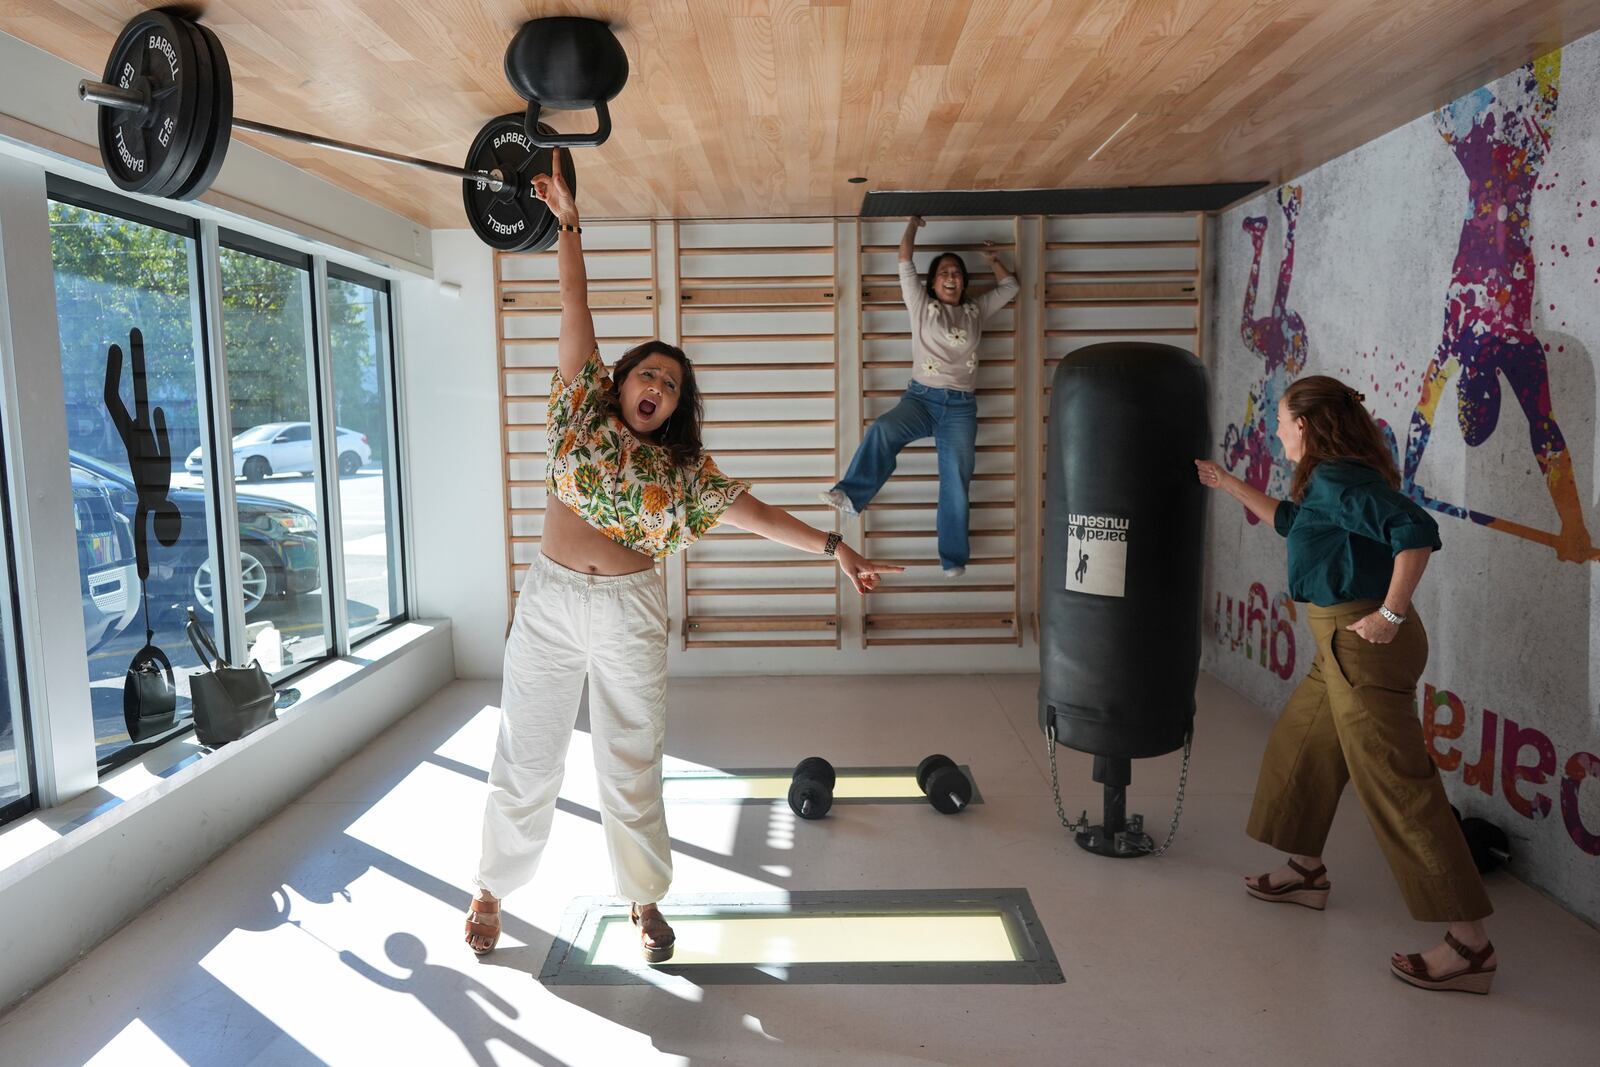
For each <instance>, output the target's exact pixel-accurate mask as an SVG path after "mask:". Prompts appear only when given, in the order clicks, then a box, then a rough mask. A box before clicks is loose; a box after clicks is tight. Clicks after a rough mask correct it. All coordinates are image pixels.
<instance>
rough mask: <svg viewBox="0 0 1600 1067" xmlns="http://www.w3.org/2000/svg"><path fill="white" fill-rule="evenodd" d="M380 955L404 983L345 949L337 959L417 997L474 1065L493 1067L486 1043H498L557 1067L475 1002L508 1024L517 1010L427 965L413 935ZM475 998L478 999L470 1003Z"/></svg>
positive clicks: (392, 939) (392, 941) (399, 936)
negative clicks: (399, 972)
mask: <svg viewBox="0 0 1600 1067" xmlns="http://www.w3.org/2000/svg"><path fill="white" fill-rule="evenodd" d="M383 951H384V952H385V953H386V954H387V955H388V957H389V962H391V963H393V964H394V965H395V966H396V967H402V968H405V969H406V970H408V971H410V972H411V973H410V974H409V975H408V976H407V977H405V978H396V977H394V976H392V975H389V974H386V973H385V972H383V971H380V970H378V969H377V968H376V967H374V966H372V965H371V964H369V963H367V962H366V961H365V960H363V959H362V958H361V957H360V956H357V955H356V954H355V953H354V952H351V951H349V950H348V949H347V950H345V951H343V952H340V953H339V959H340V961H341V962H343V963H344V964H345V966H347V967H349V968H350V969H351V970H353V971H355V972H356V973H357V974H359V975H361V976H362V977H363V978H366V979H367V980H369V981H371V982H374V983H376V984H378V985H380V986H382V987H383V988H385V989H392V990H393V991H394V992H396V993H406V994H409V995H411V996H413V997H416V998H417V1001H418V1003H420V1004H421V1005H422V1006H423V1007H424V1008H427V1009H428V1010H429V1011H430V1012H432V1013H433V1015H434V1017H435V1018H437V1019H438V1020H439V1021H440V1022H441V1023H443V1024H444V1025H445V1026H447V1027H449V1028H450V1030H451V1031H452V1032H453V1033H454V1034H455V1035H456V1037H458V1038H460V1039H461V1043H462V1044H463V1045H465V1046H466V1049H467V1052H468V1053H469V1054H471V1056H472V1061H473V1062H474V1063H479V1064H485V1065H487V1067H494V1063H495V1059H494V1057H493V1056H491V1055H490V1054H489V1042H490V1041H499V1042H501V1043H502V1044H505V1045H509V1046H510V1047H511V1048H513V1049H515V1050H516V1051H518V1052H520V1053H522V1055H523V1056H525V1057H527V1058H528V1059H530V1060H532V1061H533V1062H535V1063H542V1064H547V1065H550V1067H561V1061H560V1060H557V1059H555V1058H554V1057H552V1056H551V1055H550V1054H549V1053H547V1052H545V1051H544V1050H543V1049H540V1048H539V1047H538V1046H536V1045H533V1044H531V1043H529V1042H528V1040H527V1039H526V1038H524V1037H523V1036H522V1035H521V1034H518V1033H517V1032H516V1031H515V1030H512V1029H511V1028H510V1027H508V1026H506V1025H505V1024H504V1023H502V1022H500V1021H499V1020H497V1019H496V1018H494V1016H492V1015H490V1014H489V1012H487V1011H486V1010H484V1008H483V1006H482V1005H481V1004H480V1003H479V1001H480V1000H481V1001H483V1002H484V1003H486V1004H488V1005H489V1007H491V1008H493V1009H494V1010H495V1011H497V1012H499V1013H500V1014H501V1015H503V1016H505V1017H506V1018H508V1019H515V1018H516V1017H517V1009H516V1007H515V1006H513V1005H511V1004H509V1003H507V1002H506V1001H505V1000H504V999H503V998H502V997H500V995H499V994H497V993H495V992H494V990H492V989H490V988H489V987H488V986H486V985H484V984H483V983H482V982H479V981H477V980H476V979H473V978H470V977H468V976H467V975H464V974H462V973H461V972H460V971H458V970H456V969H454V968H452V967H443V966H440V965H439V964H436V963H429V962H428V950H427V948H426V947H425V946H424V945H423V944H422V941H421V940H420V939H418V938H417V937H416V936H415V935H413V934H408V933H405V932H403V931H402V932H399V933H393V934H390V935H389V939H388V940H387V941H385V942H384V943H383ZM474 994H475V995H476V996H477V998H478V999H476V1000H475V999H473V996H474Z"/></svg>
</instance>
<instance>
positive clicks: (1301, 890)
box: [1244, 860, 1333, 911]
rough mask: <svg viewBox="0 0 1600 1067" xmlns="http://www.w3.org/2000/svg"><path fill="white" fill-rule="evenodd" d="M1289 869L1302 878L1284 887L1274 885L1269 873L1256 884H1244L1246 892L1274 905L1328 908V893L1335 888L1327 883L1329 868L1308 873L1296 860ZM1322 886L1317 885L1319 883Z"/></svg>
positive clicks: (1285, 884) (1322, 867)
mask: <svg viewBox="0 0 1600 1067" xmlns="http://www.w3.org/2000/svg"><path fill="white" fill-rule="evenodd" d="M1289 867H1290V869H1291V870H1293V871H1294V872H1295V873H1296V874H1298V875H1299V876H1300V877H1299V878H1298V879H1296V880H1295V881H1293V882H1285V883H1284V884H1283V885H1273V884H1272V882H1271V878H1272V872H1270V871H1268V872H1267V873H1266V874H1263V875H1261V876H1260V877H1259V878H1257V879H1256V884H1255V885H1251V884H1250V883H1249V882H1246V883H1245V884H1244V891H1245V892H1246V893H1249V894H1250V895H1251V896H1253V897H1255V898H1256V899H1257V900H1269V901H1272V902H1273V903H1284V904H1299V905H1300V906H1301V907H1304V908H1315V909H1316V910H1317V911H1321V910H1322V909H1323V908H1326V907H1327V906H1328V891H1329V890H1330V889H1332V888H1333V885H1332V883H1330V882H1328V881H1326V878H1327V874H1328V868H1327V867H1326V866H1319V867H1318V868H1317V869H1316V870H1314V871H1308V870H1306V869H1305V868H1304V867H1302V866H1300V865H1299V864H1298V863H1296V862H1295V861H1294V860H1290V861H1289ZM1319 880H1320V881H1322V884H1321V885H1317V882H1318V881H1319Z"/></svg>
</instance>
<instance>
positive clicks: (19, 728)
mask: <svg viewBox="0 0 1600 1067" xmlns="http://www.w3.org/2000/svg"><path fill="white" fill-rule="evenodd" d="M3 421H4V412H0V422H3ZM0 522H4V523H5V532H4V534H3V535H0V536H3V538H4V542H5V544H4V549H5V551H4V556H5V559H4V564H5V571H4V572H3V573H0V590H3V593H4V595H3V596H0V611H4V612H5V613H6V616H5V619H4V620H3V621H0V636H9V640H6V641H5V642H4V643H5V647H4V649H0V655H4V656H5V659H6V677H7V678H8V679H10V684H9V685H7V686H6V687H5V689H4V690H3V691H0V701H4V705H3V706H0V715H8V716H11V717H12V719H13V721H14V722H15V723H16V737H15V738H14V739H13V740H14V745H15V752H16V761H17V780H18V783H19V784H20V786H21V795H20V796H18V797H17V798H16V799H15V800H10V801H6V802H5V803H3V804H0V826H4V825H5V824H6V823H8V822H10V821H12V820H13V819H17V818H20V817H21V816H23V815H26V814H28V812H30V811H33V810H34V809H36V808H37V807H38V806H39V788H38V783H37V781H36V780H35V779H36V775H35V773H34V760H33V722H32V716H31V715H29V714H28V708H29V702H28V674H27V670H26V666H25V664H26V658H25V657H24V656H23V655H22V649H21V647H20V646H21V643H22V602H21V599H20V597H19V596H18V592H17V581H16V574H17V549H16V544H15V540H14V539H13V538H12V536H11V530H12V525H11V465H10V463H9V462H8V460H7V455H6V448H5V433H4V430H3V429H0Z"/></svg>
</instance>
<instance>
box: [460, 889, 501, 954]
mask: <svg viewBox="0 0 1600 1067" xmlns="http://www.w3.org/2000/svg"><path fill="white" fill-rule="evenodd" d="M474 915H493V916H494V917H495V921H494V924H493V925H490V924H489V923H482V922H478V921H477V920H475V919H474V918H473V916H474ZM483 938H487V939H488V943H487V944H485V945H483V947H481V948H480V947H479V940H480V939H483ZM466 941H467V944H468V945H470V946H471V947H472V951H473V952H475V953H477V954H478V955H479V956H487V955H488V954H489V953H491V952H493V951H494V947H495V946H496V945H498V944H499V943H500V902H499V901H498V900H484V899H483V898H482V897H473V898H472V903H471V904H469V905H467V937H466Z"/></svg>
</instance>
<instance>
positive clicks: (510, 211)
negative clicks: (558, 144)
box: [461, 114, 578, 252]
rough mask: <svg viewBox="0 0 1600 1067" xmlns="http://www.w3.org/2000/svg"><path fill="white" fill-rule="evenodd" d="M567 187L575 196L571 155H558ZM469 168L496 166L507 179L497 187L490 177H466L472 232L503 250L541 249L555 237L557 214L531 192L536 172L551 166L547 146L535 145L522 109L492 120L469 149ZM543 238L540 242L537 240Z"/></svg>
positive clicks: (464, 187) (465, 197) (465, 193)
mask: <svg viewBox="0 0 1600 1067" xmlns="http://www.w3.org/2000/svg"><path fill="white" fill-rule="evenodd" d="M562 163H563V166H562V172H563V174H564V175H565V177H566V179H567V187H568V188H569V189H571V190H572V192H573V194H574V195H576V194H577V191H578V188H577V175H576V174H575V172H574V171H573V168H572V160H571V157H570V156H569V157H566V158H564V159H563V160H562ZM463 166H464V167H465V168H466V169H467V170H476V171H485V172H490V171H499V172H500V174H501V176H502V178H503V179H504V180H505V181H506V182H507V183H508V184H507V185H506V186H505V187H503V188H501V189H499V190H498V191H496V190H494V189H492V188H491V187H490V186H489V184H488V182H486V181H477V180H471V179H469V180H465V181H463V182H462V183H461V200H462V204H463V206H465V208H466V211H467V222H468V224H469V225H471V227H472V229H473V232H474V233H476V234H477V235H478V237H479V238H480V239H481V240H482V241H483V243H484V244H486V245H488V246H489V247H490V248H495V249H498V250H499V251H501V252H522V251H530V250H531V251H541V252H542V251H544V249H546V248H549V247H550V246H551V245H553V244H555V238H556V237H558V236H559V235H560V234H559V231H558V229H557V226H558V224H557V222H556V220H555V216H554V215H552V214H551V213H550V210H549V209H548V208H546V207H545V206H544V204H543V203H542V202H541V201H540V200H539V198H538V197H537V196H535V195H534V193H533V184H532V179H533V176H534V175H535V174H540V173H543V172H545V171H547V170H548V169H549V167H550V150H549V149H548V148H536V147H535V146H534V144H533V142H532V141H530V140H529V139H528V135H527V133H526V132H525V131H524V130H523V128H522V116H521V115H520V114H512V115H501V116H500V117H499V118H494V119H490V120H489V121H488V122H487V123H485V124H484V127H483V129H481V130H479V131H478V135H477V137H475V138H473V141H472V147H471V148H470V149H468V151H467V161H466V163H465V164H463ZM541 242H544V243H542V244H541Z"/></svg>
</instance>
